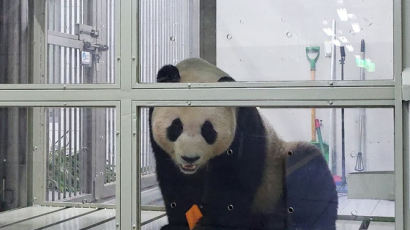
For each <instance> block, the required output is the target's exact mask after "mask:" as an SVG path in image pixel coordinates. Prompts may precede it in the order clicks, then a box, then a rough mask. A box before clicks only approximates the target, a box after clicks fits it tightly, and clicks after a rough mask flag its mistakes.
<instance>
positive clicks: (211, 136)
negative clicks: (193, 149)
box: [201, 121, 217, 145]
mask: <svg viewBox="0 0 410 230" xmlns="http://www.w3.org/2000/svg"><path fill="white" fill-rule="evenodd" d="M201 134H202V136H203V137H204V139H205V141H206V143H208V144H210V145H211V144H213V143H215V141H216V136H217V132H216V131H215V129H214V126H213V125H212V123H211V122H209V121H205V123H204V124H203V125H202V128H201Z"/></svg>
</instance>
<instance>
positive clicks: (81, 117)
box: [78, 108, 84, 194]
mask: <svg viewBox="0 0 410 230" xmlns="http://www.w3.org/2000/svg"><path fill="white" fill-rule="evenodd" d="M78 113H79V116H78V119H79V121H78V136H79V140H78V144H79V151H78V154H79V155H78V159H79V161H80V162H79V164H78V168H79V173H78V175H79V183H80V194H82V193H83V192H84V190H83V189H84V182H83V181H84V177H83V175H84V172H83V171H84V170H83V169H84V167H83V165H84V160H83V158H84V137H83V132H84V130H83V129H84V128H83V127H84V126H83V122H84V108H80V109H79V111H78Z"/></svg>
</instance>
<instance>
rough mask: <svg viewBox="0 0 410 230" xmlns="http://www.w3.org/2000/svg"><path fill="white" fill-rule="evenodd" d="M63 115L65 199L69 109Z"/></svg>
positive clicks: (64, 109) (64, 191) (64, 193)
mask: <svg viewBox="0 0 410 230" xmlns="http://www.w3.org/2000/svg"><path fill="white" fill-rule="evenodd" d="M63 113H64V119H63V122H64V128H63V132H64V133H63V135H64V136H63V138H64V139H63V140H64V142H63V143H64V147H63V151H62V155H63V156H62V158H63V165H62V168H63V170H64V171H63V184H64V186H63V188H64V190H63V198H66V193H67V181H66V178H67V175H66V173H67V162H66V158H67V109H66V108H65V107H64V108H63Z"/></svg>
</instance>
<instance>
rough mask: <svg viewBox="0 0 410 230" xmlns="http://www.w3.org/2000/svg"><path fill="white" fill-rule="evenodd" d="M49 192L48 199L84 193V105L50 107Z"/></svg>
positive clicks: (48, 118)
mask: <svg viewBox="0 0 410 230" xmlns="http://www.w3.org/2000/svg"><path fill="white" fill-rule="evenodd" d="M46 114H47V115H48V116H47V125H48V132H47V137H48V143H49V144H48V150H47V153H48V154H47V172H48V173H47V191H48V192H47V195H48V200H50V201H54V200H61V199H66V198H69V197H73V196H77V195H80V194H83V193H85V189H84V186H82V184H84V183H83V181H82V180H83V179H84V178H85V177H86V175H85V173H86V170H85V167H86V165H85V162H84V161H85V158H84V133H83V132H81V130H83V126H84V124H83V119H81V117H82V116H83V114H84V109H82V108H49V109H47V111H46Z"/></svg>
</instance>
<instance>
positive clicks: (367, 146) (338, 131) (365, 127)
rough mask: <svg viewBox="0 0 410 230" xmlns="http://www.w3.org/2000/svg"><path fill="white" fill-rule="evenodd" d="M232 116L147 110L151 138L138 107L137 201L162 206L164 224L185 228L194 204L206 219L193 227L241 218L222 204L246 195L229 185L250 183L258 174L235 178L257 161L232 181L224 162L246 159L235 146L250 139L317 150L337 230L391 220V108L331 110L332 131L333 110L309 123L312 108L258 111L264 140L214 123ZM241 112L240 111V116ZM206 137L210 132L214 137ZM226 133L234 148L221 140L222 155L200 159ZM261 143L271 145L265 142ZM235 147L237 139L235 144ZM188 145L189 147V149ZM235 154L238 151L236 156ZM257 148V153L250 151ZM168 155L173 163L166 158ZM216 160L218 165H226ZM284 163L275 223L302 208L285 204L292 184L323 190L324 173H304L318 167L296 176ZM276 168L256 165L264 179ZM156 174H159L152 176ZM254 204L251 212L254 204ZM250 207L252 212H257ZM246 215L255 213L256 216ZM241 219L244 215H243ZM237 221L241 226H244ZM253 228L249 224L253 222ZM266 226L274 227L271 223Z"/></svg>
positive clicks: (269, 163)
mask: <svg viewBox="0 0 410 230" xmlns="http://www.w3.org/2000/svg"><path fill="white" fill-rule="evenodd" d="M157 108H159V107H157ZM230 109H233V110H235V109H238V110H240V108H205V107H183V108H166V107H164V108H162V112H161V108H159V110H153V113H152V115H151V116H152V117H151V119H152V120H151V121H152V124H151V125H152V127H154V128H153V129H155V130H152V132H151V131H150V124H149V121H148V118H149V116H150V115H149V109H148V108H141V110H140V114H141V126H140V127H141V130H140V132H141V136H140V138H141V141H140V145H141V146H140V149H141V153H140V154H141V171H142V175H141V176H142V188H141V197H142V204H143V205H152V206H162V205H165V207H166V209H167V212H168V220H169V221H170V224H173V225H178V224H181V223H182V225H184V224H187V223H188V222H189V221H188V222H187V220H186V217H185V212H187V211H188V210H190V208H191V206H192V205H194V204H197V205H198V207H199V209H200V211H201V212H202V213H206V215H208V217H203V219H202V220H199V222H198V223H199V225H201V224H206V223H207V224H212V223H213V224H215V223H218V224H220V225H218V226H223V224H230V223H231V222H230V221H232V219H229V218H224V221H222V222H221V223H219V222H218V221H217V220H216V219H210V217H212V215H213V214H212V213H213V212H215V213H218V215H224V214H226V213H233V212H234V211H237V213H236V215H237V216H236V217H238V216H240V213H241V210H246V206H242V205H243V204H242V203H241V202H239V203H238V201H232V202H233V203H232V204H231V203H229V202H228V203H227V202H226V201H227V200H229V199H231V200H235V194H236V193H241V191H242V192H243V191H247V192H248V189H250V188H249V187H246V186H245V185H243V186H239V187H235V184H236V185H237V184H238V183H239V184H241V182H243V181H248V180H247V179H246V178H249V177H252V175H256V174H257V173H258V170H257V169H255V171H253V173H251V174H247V176H243V177H240V178H238V177H239V176H238V175H240V171H246V170H248V167H249V165H252V163H251V162H252V160H253V161H257V160H258V159H259V158H258V157H256V156H255V157H253V158H250V159H248V160H247V161H246V163H245V164H244V166H243V167H241V168H240V169H238V170H240V171H238V172H236V173H235V174H234V176H232V177H229V175H231V171H232V170H235V167H234V166H233V165H232V164H233V163H232V162H234V160H230V158H229V157H231V156H235V153H237V154H239V153H242V156H244V155H246V151H245V152H244V150H243V149H247V147H246V145H241V143H242V142H243V143H245V142H246V143H248V142H249V141H250V140H251V139H255V140H256V141H261V140H271V139H270V138H271V137H274V136H276V135H277V138H280V139H281V140H283V141H285V142H286V143H287V144H285V145H284V146H288V145H289V144H290V145H291V146H292V145H293V144H291V143H295V142H299V141H302V142H305V143H310V144H313V145H314V146H316V147H315V149H316V150H315V151H317V152H318V153H320V154H321V155H322V156H323V157H321V158H322V159H323V162H324V167H326V168H328V169H329V171H330V173H331V174H330V175H331V177H330V178H331V181H332V182H331V183H332V184H333V186H335V192H337V197H336V199H337V200H338V208H337V215H338V220H337V221H336V227H337V228H339V227H343V226H353V225H355V224H357V223H356V222H349V221H347V220H343V219H344V218H346V217H348V216H361V217H373V216H378V217H394V216H395V214H394V207H395V203H394V129H393V128H394V125H393V110H392V109H375V108H371V109H352V108H346V109H343V112H342V109H336V120H335V126H332V124H331V123H332V119H331V116H330V114H331V113H330V112H331V110H332V109H315V117H314V119H312V113H311V112H312V111H311V109H269V108H261V109H259V112H260V114H261V115H262V117H263V118H264V120H263V123H264V124H269V125H270V126H271V127H273V128H274V131H275V132H274V133H273V132H270V131H269V132H268V131H266V130H265V131H266V132H267V133H265V134H261V135H251V134H252V133H253V132H255V130H257V126H255V125H252V128H250V129H249V130H248V129H247V128H246V125H245V126H239V127H236V128H237V129H239V130H240V131H234V132H229V130H230V129H231V128H230V127H231V126H229V125H226V124H225V125H223V128H221V125H220V124H218V121H219V122H220V121H221V120H223V119H226V114H225V113H226V111H229V110H230ZM209 111H212V112H209ZM223 111H225V112H223ZM241 111H246V110H243V109H242V110H241ZM194 114H195V115H194ZM238 114H239V113H238ZM238 117H239V115H238ZM202 118H204V119H205V120H203V119H202ZM248 118H249V117H248ZM238 119H240V118H238ZM380 120H383V121H384V122H382V123H380ZM246 121H247V123H248V124H253V123H252V121H251V119H246ZM237 122H239V121H237ZM332 127H334V129H335V130H333V128H332ZM265 128H266V127H265ZM212 130H214V131H215V132H212ZM155 132H157V133H155ZM227 133H231V136H232V135H233V134H232V133H236V134H235V136H236V135H239V134H241V135H242V136H243V140H242V141H239V142H235V141H233V142H231V141H232V140H231V141H227V142H228V144H227V146H225V147H221V148H222V149H224V150H221V151H219V150H217V151H216V152H222V153H223V154H222V155H220V154H217V156H215V155H212V156H209V157H210V159H211V160H210V161H207V160H205V158H206V156H207V155H206V153H203V152H204V151H203V150H204V149H209V148H211V147H209V146H212V148H217V146H218V145H219V144H221V143H222V142H221V141H220V140H218V138H222V139H224V138H225V139H226V138H227V137H228V136H229V135H228V134H227ZM238 133H239V134H238ZM272 135H273V136H272ZM265 137H269V138H267V139H265ZM150 138H153V140H154V141H152V139H151V140H150ZM275 138H276V137H275ZM227 139H229V138H227ZM233 140H236V138H234V139H233ZM194 142H195V144H193V143H194ZM285 142H283V143H285ZM202 144H204V145H202ZM213 144H215V146H213ZM248 144H249V143H248ZM264 145H265V144H264V143H263V141H262V142H260V146H257V145H254V146H252V147H251V149H253V152H252V153H253V154H254V155H259V154H261V152H264V151H266V149H265V148H264V147H262V148H261V146H264ZM238 146H240V147H238ZM279 146H282V144H280V142H279V143H276V144H275V145H273V147H272V148H273V149H275V148H279V149H277V151H284V150H286V147H284V149H282V150H281V147H279ZM236 147H238V148H239V149H235V148H236ZM259 148H261V149H260V150H256V149H259ZM305 150H306V149H305ZM305 150H303V151H302V153H299V152H298V151H299V150H298V149H297V148H296V149H291V150H286V151H285V152H286V154H285V155H286V157H292V156H293V157H296V156H298V154H301V156H303V154H307V152H306V151H307V150H306V151H305ZM210 151H211V150H210ZM211 152H212V151H211ZM238 152H239V153H238ZM161 154H162V155H161ZM167 154H168V155H167ZM195 154H196V155H195ZM194 155H195V156H194ZM197 155H198V156H199V158H198V156H197ZM288 155H289V156H288ZM154 156H155V157H154ZM167 156H168V157H169V156H171V157H169V158H167ZM224 157H225V158H227V159H225V158H224ZM165 158H166V159H165ZM197 158H198V159H197ZM222 158H224V159H225V161H224V160H223V159H222ZM302 158H303V157H302ZM153 159H154V161H153ZM164 159H165V162H167V163H166V164H164V162H163V160H164ZM167 159H168V160H167ZM287 159H288V160H287V161H286V162H287V163H286V165H287V167H286V168H285V174H284V175H287V176H286V177H285V178H284V181H286V188H287V191H286V194H287V203H286V206H285V207H286V210H282V211H281V209H276V210H275V211H273V212H275V213H276V214H277V215H276V216H277V217H278V216H279V217H280V216H281V215H282V214H283V215H284V216H287V215H293V216H295V215H296V214H297V213H298V212H300V210H301V209H303V207H302V206H298V204H297V202H296V203H293V205H292V204H291V203H292V202H295V200H297V199H294V198H295V197H294V196H295V195H296V193H295V192H294V190H292V188H293V187H292V186H296V185H295V184H294V183H296V182H297V184H298V186H296V187H298V188H299V189H301V186H302V184H303V183H305V182H306V181H310V182H309V184H310V186H313V187H314V188H313V190H314V189H320V187H321V186H324V184H325V181H326V179H325V177H324V174H320V173H315V175H309V172H311V171H309V170H313V168H315V169H316V167H313V168H310V169H309V170H308V171H303V172H301V173H296V174H295V171H294V170H295V168H292V167H291V166H292V165H293V164H292V161H291V160H289V159H290V158H287ZM277 161H278V159H276V160H275V159H274V158H272V159H269V160H268V159H265V160H261V161H260V162H261V167H262V168H265V169H266V168H271V169H272V171H269V173H273V172H274V171H275V169H279V168H281V166H280V164H277ZM311 161H312V160H311V159H308V158H306V159H304V160H302V161H297V162H296V164H295V165H296V166H298V165H299V166H300V165H309V163H306V162H311ZM184 162H185V163H184ZM187 162H188V163H187ZM262 162H266V165H265V166H262V165H263V163H262ZM275 162H276V163H275ZM155 163H156V165H155ZM230 163H232V164H230ZM164 165H167V166H164ZM295 165H293V166H295ZM299 166H298V167H296V168H297V169H296V172H297V170H298V169H300V168H299ZM158 167H162V168H158ZM171 168H173V169H171ZM302 168H303V166H302ZM308 168H309V167H308ZM158 170H162V173H164V171H166V172H167V173H166V175H165V177H167V178H168V179H169V180H171V181H173V182H175V183H173V185H172V186H169V187H166V188H167V189H168V190H167V191H162V192H161V190H164V187H161V183H164V182H163V181H164V174H162V176H161V175H160V174H161V172H160V171H158ZM215 172H218V173H217V176H216V177H217V178H218V179H217V181H218V180H220V181H225V180H226V181H225V182H223V183H222V182H221V183H220V184H218V183H217V182H212V180H211V179H209V177H212V175H213V174H211V175H209V176H206V175H207V173H215ZM267 172H268V171H265V172H263V173H262V174H261V177H260V178H265V177H268V173H267ZM157 173H160V174H158V175H156V174H157ZM156 176H158V178H159V179H160V184H158V182H157V181H156V180H155V178H156ZM214 176H215V175H214ZM271 177H272V175H270V176H269V178H271ZM175 178H179V179H175ZM181 178H185V179H181ZM212 178H213V177H212ZM224 178H225V179H224ZM258 178H259V177H258ZM258 178H254V180H251V181H252V183H251V181H248V182H249V183H248V184H249V185H250V184H253V183H254V182H255V181H258V180H259V179H258ZM311 178H316V179H317V178H323V180H322V179H320V180H319V181H321V182H320V183H318V184H315V183H314V181H315V180H312V179H311ZM161 179H162V182H161ZM179 180H181V181H185V180H186V181H185V182H186V183H181V184H178V181H179ZM209 180H211V182H209ZM187 181H188V182H187ZM289 181H293V182H294V183H293V182H292V183H291V184H289V183H290V182H289ZM207 183H211V184H213V183H217V184H213V185H214V186H211V187H210V188H209V187H208V188H207ZM260 183H262V182H260ZM260 183H259V182H256V184H257V185H254V186H251V187H258V186H261V187H263V186H262V185H261V184H260ZM178 186H180V187H178ZM269 186H271V188H276V189H278V190H280V189H281V182H280V181H275V182H274V181H271V182H270V183H269ZM231 187H234V188H235V189H233V190H231V189H230V188H231ZM181 188H182V189H181ZM215 188H219V189H220V190H222V192H221V193H217V192H216V193H217V194H218V195H215V196H214V195H212V194H214V193H210V194H209V193H208V192H209V191H214V190H215ZM259 188H260V187H259ZM224 189H225V190H224ZM310 189H312V188H310ZM216 190H218V189H216ZM216 190H215V191H216ZM302 190H303V191H297V192H298V193H299V195H300V196H301V197H303V199H306V200H309V199H310V198H309V196H310V195H309V193H308V190H306V189H302ZM328 191H329V190H327V189H320V191H317V192H318V193H319V194H321V195H320V196H321V198H323V197H325V194H326V192H328ZM172 192H176V194H174V196H172ZM191 192H192V193H191ZM195 192H197V194H198V197H197V198H195V196H196V195H195V194H196V193H195ZM185 193H186V194H185ZM216 193H215V194H216ZM163 194H165V195H166V196H168V197H166V198H165V200H163V198H162V195H163ZM170 194H171V195H170ZM201 194H202V195H201ZM223 194H225V195H227V197H226V199H227V200H226V199H224V195H223ZM269 194H270V195H269V197H265V198H266V199H263V202H262V201H261V202H260V203H263V204H265V203H267V204H269V202H270V201H269V199H273V198H272V197H274V194H275V193H271V192H270V193H269ZM192 196H194V198H192ZM292 196H293V198H292ZM296 196H297V195H296ZM170 197H171V198H170ZM186 197H191V198H192V200H190V201H188V203H189V204H188V203H187V204H185V203H184V198H186ZM240 197H241V200H246V197H247V196H240ZM311 198H312V197H311ZM255 199H256V198H255ZM212 202H216V203H212ZM318 203H320V202H319V201H318V200H315V201H312V202H311V203H309V205H308V206H309V208H313V207H315V206H316V205H318ZM212 204H213V205H215V206H213V205H212ZM253 204H254V205H255V203H253ZM230 205H232V206H230ZM181 206H182V207H183V209H184V210H183V211H181V213H179V214H181V215H182V214H184V215H183V216H179V214H178V213H175V212H174V211H173V210H179V208H181ZM252 207H253V208H256V207H255V206H252ZM185 209H186V210H185ZM252 210H253V212H255V211H254V210H255V209H252ZM244 212H246V213H249V212H248V211H244ZM189 213H191V212H188V214H187V215H189ZM271 214H272V213H270V215H271ZM234 216H235V215H233V214H232V216H231V217H232V218H233V217H234ZM233 219H234V221H233V222H234V223H236V222H235V221H237V220H238V219H235V218H233ZM206 221H208V222H206ZM215 221H216V222H215ZM241 221H245V222H246V221H247V220H241ZM234 223H233V224H234ZM360 223H361V222H359V226H360ZM157 224H158V225H163V224H165V223H164V222H163V221H162V222H161V223H159V222H158V223H157ZM252 224H255V223H253V222H252ZM270 224H272V222H271V223H270ZM275 224H276V223H275ZM254 226H256V225H254ZM272 226H273V225H272ZM275 226H276V225H275Z"/></svg>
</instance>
